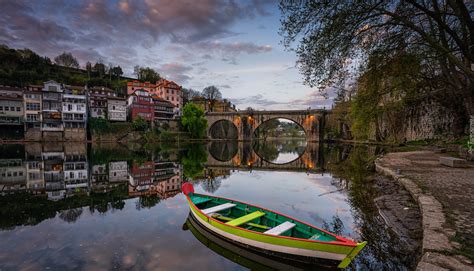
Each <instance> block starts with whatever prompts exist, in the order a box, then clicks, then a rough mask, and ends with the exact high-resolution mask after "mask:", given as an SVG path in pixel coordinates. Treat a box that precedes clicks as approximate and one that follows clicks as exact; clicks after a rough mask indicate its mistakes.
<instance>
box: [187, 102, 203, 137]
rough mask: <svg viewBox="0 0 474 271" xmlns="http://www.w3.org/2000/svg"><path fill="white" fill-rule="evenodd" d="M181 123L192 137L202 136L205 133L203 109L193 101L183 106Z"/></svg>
mask: <svg viewBox="0 0 474 271" xmlns="http://www.w3.org/2000/svg"><path fill="white" fill-rule="evenodd" d="M181 124H182V125H183V127H184V128H185V129H186V131H187V132H189V134H190V135H191V137H192V138H204V136H205V135H206V129H207V120H206V119H205V118H204V111H203V110H202V109H201V108H199V107H197V106H196V105H195V104H193V103H188V104H186V105H185V106H184V107H183V115H182V117H181Z"/></svg>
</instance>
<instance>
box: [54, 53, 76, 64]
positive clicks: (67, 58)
mask: <svg viewBox="0 0 474 271" xmlns="http://www.w3.org/2000/svg"><path fill="white" fill-rule="evenodd" d="M54 62H55V63H56V64H58V65H60V66H64V67H70V68H79V62H77V59H76V58H75V57H74V56H73V55H72V54H71V53H66V52H63V53H62V54H60V55H58V56H57V57H55V58H54Z"/></svg>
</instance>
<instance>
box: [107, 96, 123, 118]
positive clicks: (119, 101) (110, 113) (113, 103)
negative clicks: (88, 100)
mask: <svg viewBox="0 0 474 271" xmlns="http://www.w3.org/2000/svg"><path fill="white" fill-rule="evenodd" d="M107 119H108V120H110V121H120V122H124V121H127V99H125V98H122V97H108V98H107Z"/></svg>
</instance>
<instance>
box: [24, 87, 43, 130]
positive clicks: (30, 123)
mask: <svg viewBox="0 0 474 271" xmlns="http://www.w3.org/2000/svg"><path fill="white" fill-rule="evenodd" d="M42 90H43V86H41V85H29V86H27V87H26V89H25V90H24V92H23V107H24V110H25V115H24V120H25V132H27V131H28V130H29V129H35V130H38V131H39V130H41V122H42V119H43V118H42V114H41V113H42V103H43V94H42Z"/></svg>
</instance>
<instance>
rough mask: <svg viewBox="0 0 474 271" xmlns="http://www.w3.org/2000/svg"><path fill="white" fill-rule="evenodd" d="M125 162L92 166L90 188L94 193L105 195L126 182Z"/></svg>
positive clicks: (126, 168)
mask: <svg viewBox="0 0 474 271" xmlns="http://www.w3.org/2000/svg"><path fill="white" fill-rule="evenodd" d="M128 179H129V177H128V163H127V161H113V162H109V163H104V164H97V165H93V166H92V173H91V188H92V191H94V192H100V193H105V192H108V191H110V190H112V189H113V188H115V187H117V186H119V185H121V184H123V183H127V182H128Z"/></svg>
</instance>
